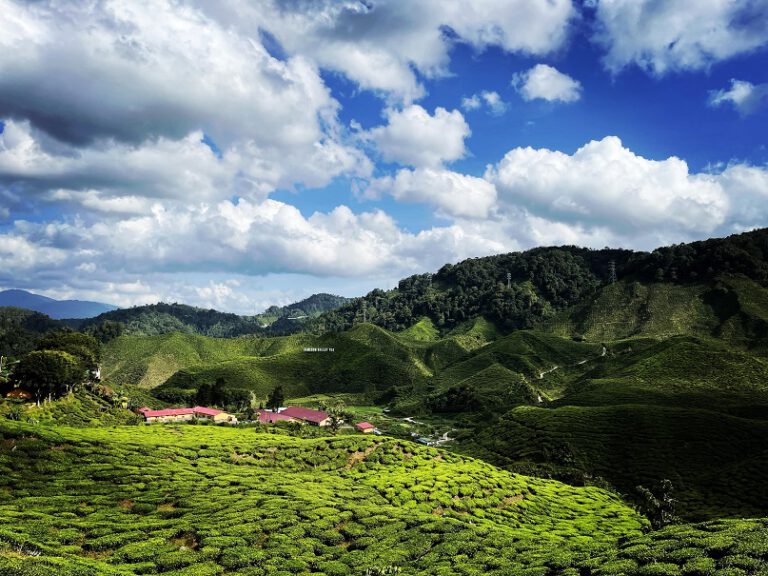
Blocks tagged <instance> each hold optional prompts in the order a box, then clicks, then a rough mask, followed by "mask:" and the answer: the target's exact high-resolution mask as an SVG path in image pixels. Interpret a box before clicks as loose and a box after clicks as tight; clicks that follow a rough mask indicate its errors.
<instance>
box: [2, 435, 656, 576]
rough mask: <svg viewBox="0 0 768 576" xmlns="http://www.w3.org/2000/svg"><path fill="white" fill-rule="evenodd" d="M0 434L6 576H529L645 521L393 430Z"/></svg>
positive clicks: (603, 498) (598, 499) (606, 499)
mask: <svg viewBox="0 0 768 576" xmlns="http://www.w3.org/2000/svg"><path fill="white" fill-rule="evenodd" d="M0 429H1V430H2V434H3V439H2V441H1V443H0V470H2V475H0V484H1V485H2V490H0V526H2V527H3V528H2V529H0V571H2V572H3V573H4V574H5V573H11V574H13V573H14V572H9V571H10V570H16V571H17V572H15V573H20V574H33V573H35V572H34V571H35V570H36V569H40V567H42V566H48V567H50V566H56V567H57V569H58V570H60V572H57V573H60V574H89V573H92V574H118V573H119V574H139V573H148V572H150V573H158V572H159V573H163V574H174V575H177V574H220V573H230V574H260V573H270V574H271V573H279V572H281V571H285V572H286V573H325V574H360V573H362V572H363V571H364V570H366V569H375V568H381V567H384V566H397V567H399V568H401V569H402V570H403V573H415V572H419V573H424V574H442V573H457V572H465V571H470V572H472V571H475V572H483V573H491V574H493V573H496V574H507V573H510V570H518V571H523V570H526V571H527V572H526V573H531V574H533V573H545V572H546V571H548V570H549V567H550V566H553V565H559V564H561V565H569V564H571V563H573V564H575V563H576V562H577V561H579V560H584V559H586V558H588V557H590V556H591V555H593V554H595V553H596V552H598V551H603V552H605V551H607V550H609V549H610V548H611V547H614V546H615V544H616V542H617V541H618V540H619V538H626V537H633V536H639V535H640V534H641V530H642V528H643V526H644V521H643V520H642V519H641V517H639V516H638V515H636V514H635V513H634V512H633V511H632V510H631V509H630V508H628V507H626V506H625V505H623V504H622V503H621V502H620V501H619V500H618V499H617V498H616V497H615V496H613V495H611V494H610V493H608V492H605V491H603V490H600V489H597V488H572V487H569V486H566V485H563V484H560V483H557V482H552V481H546V480H539V479H532V478H525V477H522V476H516V475H513V474H508V473H505V472H501V471H498V470H495V469H494V468H493V467H491V466H489V465H487V464H484V463H482V462H480V461H476V460H472V459H466V458H462V457H458V456H454V455H451V454H449V453H444V452H438V451H436V450H434V449H429V448H419V447H416V446H415V445H413V444H411V443H409V442H402V441H397V440H391V439H371V438H367V437H362V436H340V437H337V438H334V439H330V438H319V439H314V440H313V439H301V438H292V437H289V436H285V435H280V434H258V433H254V432H253V431H252V430H250V431H249V430H237V429H221V428H214V427H199V426H181V427H163V426H155V427H152V426H149V427H132V428H116V429H109V428H90V429H73V428H66V427H58V428H56V429H55V431H54V430H52V429H47V428H35V427H32V426H30V425H26V424H20V423H7V424H3V425H2V428H0ZM576 518H578V520H576V521H575V520H574V519H576ZM558 563H559V564H558Z"/></svg>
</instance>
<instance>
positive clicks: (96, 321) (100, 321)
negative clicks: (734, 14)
mask: <svg viewBox="0 0 768 576" xmlns="http://www.w3.org/2000/svg"><path fill="white" fill-rule="evenodd" d="M348 301H349V300H348V299H347V298H343V297H341V296H334V295H332V294H314V295H312V296H310V297H309V298H306V299H305V300H302V301H300V302H296V303H294V304H289V305H287V306H270V307H269V308H268V309H267V310H265V311H264V312H263V313H261V314H256V315H254V316H239V315H237V314H231V313H227V312H219V311H217V310H213V309H205V308H196V307H194V306H187V305H186V304H177V303H173V304H167V303H163V302H160V303H158V304H150V305H147V306H134V307H132V308H123V309H119V310H114V311H112V312H106V313H104V314H100V315H99V316H96V317H95V318H90V319H87V320H84V321H79V322H78V321H70V324H71V325H72V327H74V328H76V329H79V330H83V331H85V332H88V333H90V334H92V335H93V336H95V337H96V338H98V339H99V340H101V341H102V342H106V341H109V340H111V339H112V338H115V337H117V336H119V335H121V334H132V335H136V336H156V335H159V334H168V333H171V332H183V333H186V334H200V335H202V336H213V337H218V338H232V337H236V336H242V335H245V334H261V335H271V334H284V333H292V332H296V331H299V330H301V329H302V327H303V325H304V324H305V322H306V321H307V320H308V319H310V318H312V317H314V316H317V315H319V314H321V313H323V312H326V311H329V310H333V309H334V308H338V307H339V306H342V305H343V304H345V303H347V302H348Z"/></svg>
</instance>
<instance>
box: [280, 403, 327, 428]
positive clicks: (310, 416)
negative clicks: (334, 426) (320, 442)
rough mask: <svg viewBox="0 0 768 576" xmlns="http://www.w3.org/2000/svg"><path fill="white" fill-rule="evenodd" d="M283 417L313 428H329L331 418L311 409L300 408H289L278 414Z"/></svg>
mask: <svg viewBox="0 0 768 576" xmlns="http://www.w3.org/2000/svg"><path fill="white" fill-rule="evenodd" d="M280 414H282V415H283V416H288V417H290V418H293V419H295V420H301V421H302V422H307V423H309V424H312V425H313V426H330V425H331V417H330V416H329V415H328V414H327V413H325V412H321V411H320V410H312V409H311V408H302V407H301V406H289V407H288V408H286V409H285V410H282V411H281V412H280Z"/></svg>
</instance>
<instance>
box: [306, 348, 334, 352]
mask: <svg viewBox="0 0 768 576" xmlns="http://www.w3.org/2000/svg"><path fill="white" fill-rule="evenodd" d="M335 351H336V349H335V348H304V352H335Z"/></svg>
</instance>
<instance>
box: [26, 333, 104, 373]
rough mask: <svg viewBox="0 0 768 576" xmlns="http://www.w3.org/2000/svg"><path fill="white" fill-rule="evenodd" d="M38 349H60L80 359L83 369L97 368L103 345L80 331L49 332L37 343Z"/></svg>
mask: <svg viewBox="0 0 768 576" xmlns="http://www.w3.org/2000/svg"><path fill="white" fill-rule="evenodd" d="M37 350H60V351H62V352H67V353H69V354H71V355H72V356H74V357H75V358H77V359H78V361H79V362H80V366H81V369H82V370H83V371H85V370H95V369H96V368H97V367H98V365H99V362H100V361H101V347H100V346H99V343H98V342H97V341H96V339H95V338H94V337H93V336H90V335H88V334H83V333H80V332H71V331H56V332H49V333H48V334H46V335H45V336H43V337H42V338H41V339H40V340H39V341H38V343H37Z"/></svg>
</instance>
